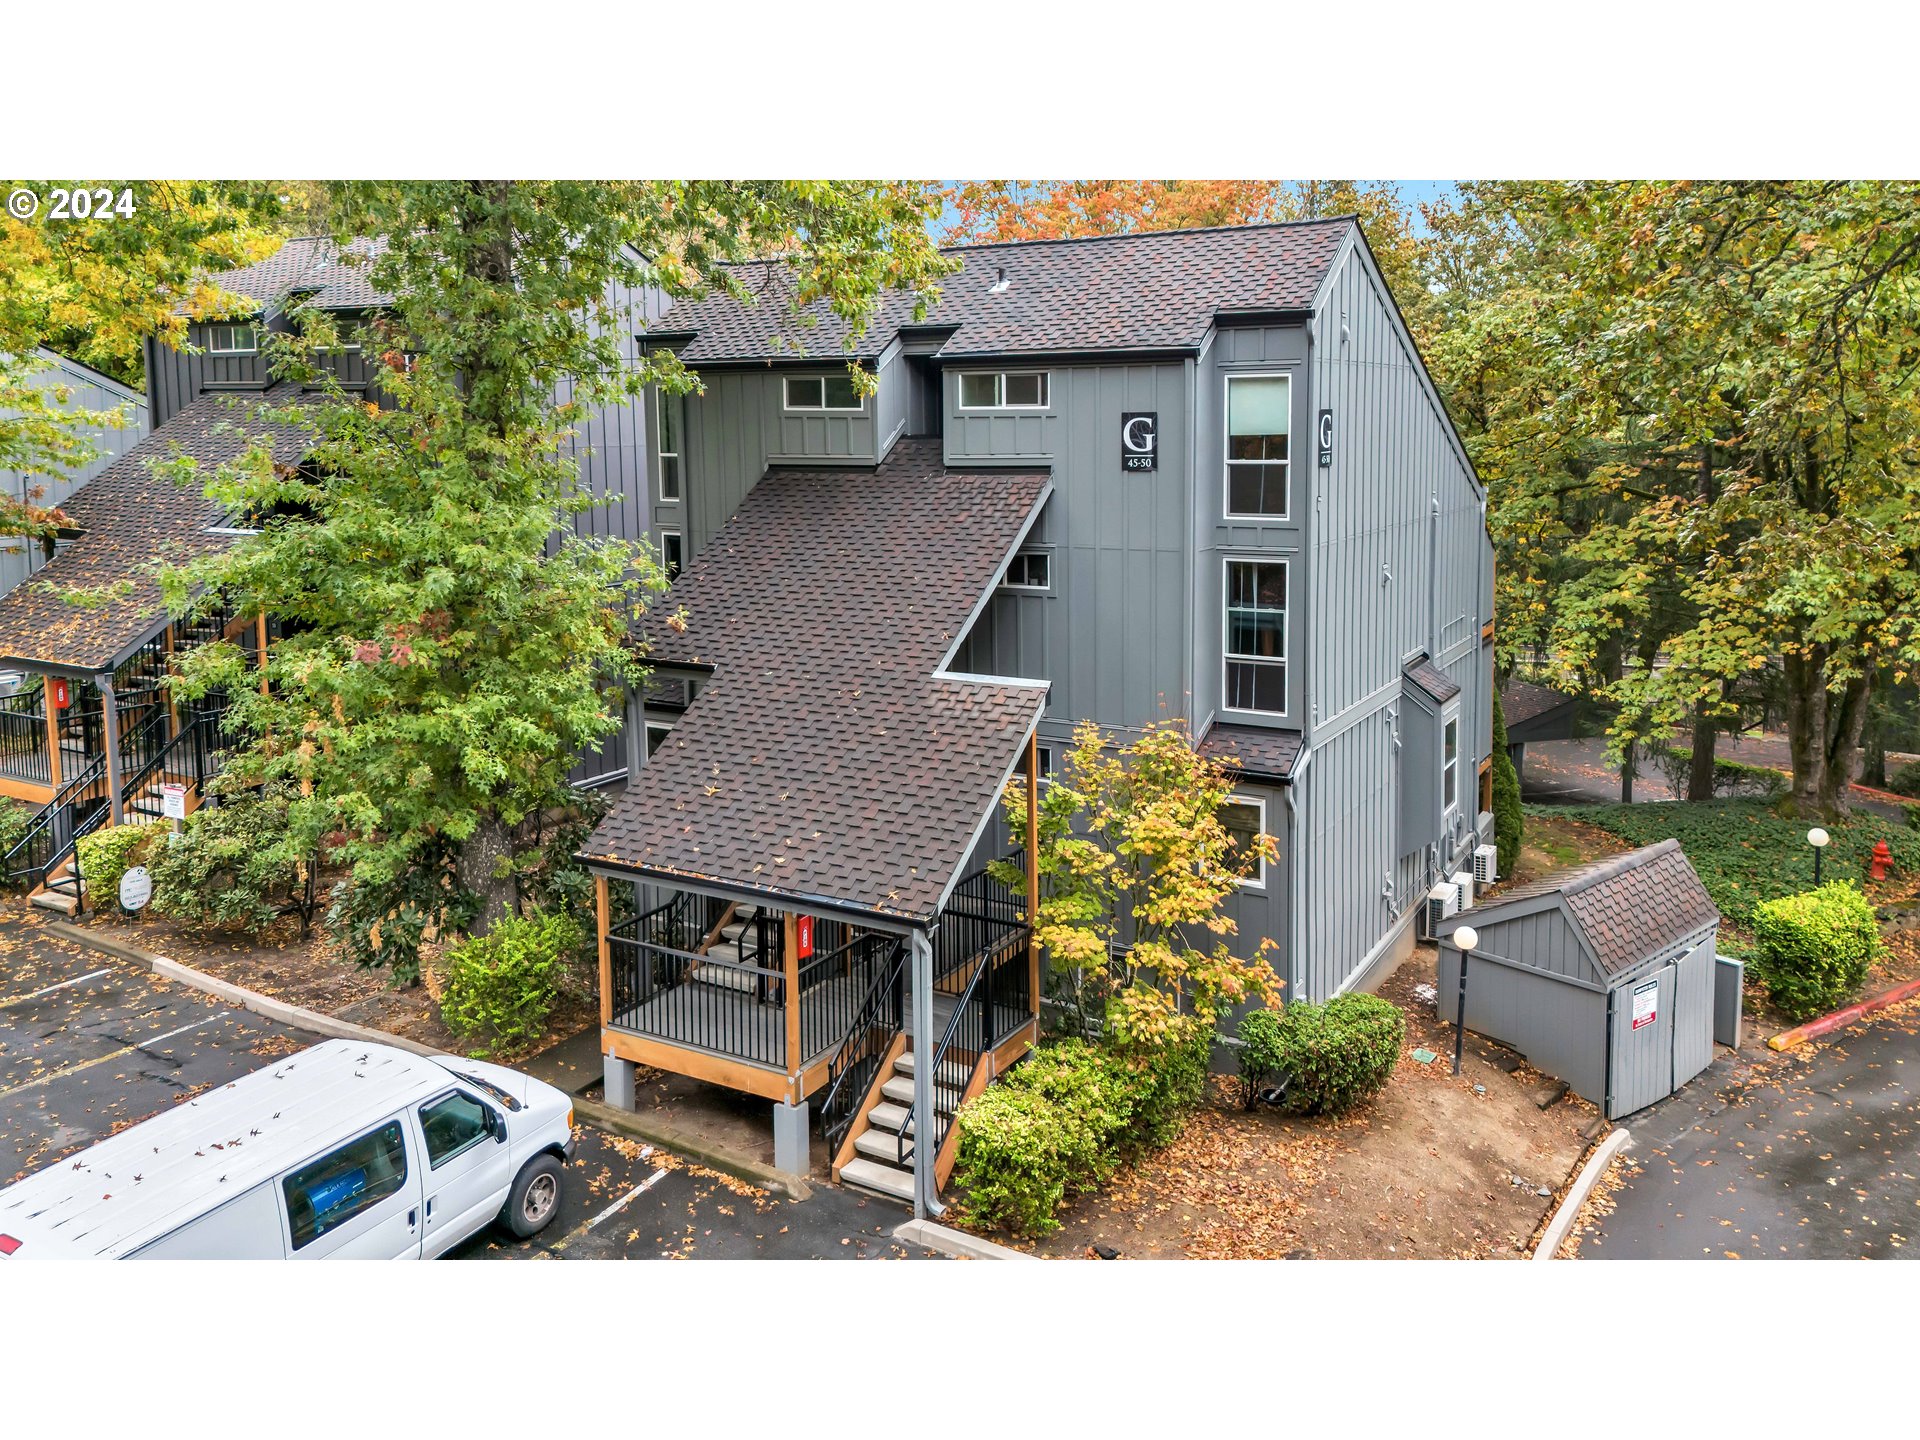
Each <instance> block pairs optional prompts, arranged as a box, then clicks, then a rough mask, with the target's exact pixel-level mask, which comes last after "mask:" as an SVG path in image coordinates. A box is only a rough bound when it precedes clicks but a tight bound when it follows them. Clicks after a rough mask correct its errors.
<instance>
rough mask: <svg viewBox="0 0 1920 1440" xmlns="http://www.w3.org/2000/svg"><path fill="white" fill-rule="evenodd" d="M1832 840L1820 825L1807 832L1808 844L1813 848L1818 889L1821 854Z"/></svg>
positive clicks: (1816, 886) (1814, 870)
mask: <svg viewBox="0 0 1920 1440" xmlns="http://www.w3.org/2000/svg"><path fill="white" fill-rule="evenodd" d="M1832 838H1833V837H1832V836H1831V835H1829V834H1827V832H1826V831H1824V830H1822V829H1821V828H1820V827H1819V826H1818V825H1816V826H1814V827H1813V828H1812V829H1811V830H1809V831H1807V844H1809V845H1811V846H1812V847H1813V883H1814V887H1815V888H1816V889H1818V888H1819V885H1820V852H1821V851H1823V850H1825V849H1826V848H1827V842H1828V841H1829V840H1831V839H1832Z"/></svg>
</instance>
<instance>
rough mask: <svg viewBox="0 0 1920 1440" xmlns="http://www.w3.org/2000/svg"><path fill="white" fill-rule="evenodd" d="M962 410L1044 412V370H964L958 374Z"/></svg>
mask: <svg viewBox="0 0 1920 1440" xmlns="http://www.w3.org/2000/svg"><path fill="white" fill-rule="evenodd" d="M960 408H961V409H962V410H1044V409H1046V408H1047V372H1046V371H1044V370H967V371H963V372H962V373H961V375H960Z"/></svg>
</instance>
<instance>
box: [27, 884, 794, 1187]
mask: <svg viewBox="0 0 1920 1440" xmlns="http://www.w3.org/2000/svg"><path fill="white" fill-rule="evenodd" d="M46 930H47V933H48V934H50V935H57V936H59V937H60V938H61V939H63V940H71V941H72V942H73V943H74V944H76V945H84V946H86V947H87V948H88V949H90V950H98V951H100V952H101V953H102V954H106V955H112V956H115V957H116V958H118V959H121V960H127V961H131V962H132V963H133V964H135V965H142V966H145V967H146V968H147V969H149V970H151V971H152V972H153V973H154V974H156V975H159V976H161V977H163V978H165V979H168V980H173V981H177V982H178V983H179V984H182V985H185V986H187V987H189V988H190V989H194V990H198V991H201V992H202V993H203V994H207V995H212V996H215V997H216V998H218V999H221V1000H224V1001H226V1002H227V1003H228V1004H229V1005H233V1006H237V1007H238V1008H240V1009H242V1010H250V1011H252V1012H253V1013H254V1014H256V1015H259V1016H261V1017H262V1018H263V1019H267V1020H273V1021H277V1022H278V1023H280V1024H282V1025H291V1026H293V1027H295V1028H296V1029H300V1030H310V1031H312V1032H313V1033H314V1034H316V1035H325V1036H328V1037H330V1038H333V1039H340V1040H364V1041H367V1042H369V1043H370V1044H375V1045H391V1046H393V1047H395V1048H396V1049H399V1050H408V1051H411V1052H412V1053H413V1054H415V1055H445V1054H447V1053H448V1052H446V1051H444V1050H436V1049H435V1048H434V1047H433V1046H431V1045H422V1044H421V1043H420V1042H419V1041H418V1040H409V1039H407V1038H406V1037H405V1036H403V1035H389V1034H388V1033H387V1032H386V1031H384V1030H375V1029H373V1028H371V1027H370V1026H366V1025H355V1024H353V1023H352V1022H351V1021H347V1020H336V1019H335V1018H334V1017H333V1016H331V1015H322V1014H321V1013H320V1012H319V1011H318V1010H309V1009H307V1008H306V1007H305V1006H301V1005H289V1004H288V1003H287V1002H286V1001H284V1000H276V999H274V998H273V997H272V996H271V995H262V994H261V993H260V992H259V991H257V990H248V989H246V988H245V987H244V986H240V985H235V984H232V983H230V982H229V981H226V980H220V979H217V978H215V977H214V976H212V975H204V974H202V973H201V972H200V971H198V970H194V969H191V968H189V967H188V966H185V965H182V964H180V962H179V961H177V960H169V959H167V957H166V956H164V955H155V954H154V953H153V952H152V951H149V950H142V949H141V948H140V947H139V946H137V945H132V944H129V943H128V942H127V941H125V940H120V939H117V938H115V937H114V936H111V935H98V934H95V933H94V932H92V931H90V930H86V929H83V928H82V927H80V926H78V925H70V924H68V923H67V922H66V921H64V920H49V921H47V922H46ZM454 1058H458V1057H454ZM569 1098H570V1099H572V1101H573V1110H574V1114H575V1115H576V1116H577V1117H579V1118H580V1119H582V1120H584V1121H586V1122H587V1123H588V1124H590V1125H593V1126H594V1127H596V1128H597V1129H601V1130H607V1131H611V1132H612V1133H614V1134H616V1135H625V1136H627V1137H629V1138H631V1139H636V1140H644V1141H646V1142H647V1143H648V1144H650V1145H657V1146H659V1147H660V1148H661V1149H663V1150H669V1151H672V1152H673V1153H674V1154H676V1155H679V1156H682V1157H684V1158H685V1159H688V1160H692V1161H694V1162H695V1163H697V1164H700V1165H704V1166H706V1167H707V1168H708V1169H710V1170H718V1171H721V1172H722V1173H723V1174H727V1175H732V1176H734V1177H736V1178H737V1179H741V1180H745V1181H746V1182H747V1183H748V1184H750V1185H758V1186H760V1187H762V1188H763V1189H767V1190H776V1191H778V1192H780V1193H781V1194H783V1195H786V1196H788V1197H789V1198H790V1199H794V1200H808V1199H811V1198H812V1196H813V1188H812V1187H811V1186H810V1185H809V1184H808V1183H807V1182H806V1180H805V1179H803V1178H802V1177H801V1176H798V1175H790V1174H788V1173H787V1172H786V1171H784V1170H776V1169H774V1168H773V1167H772V1166H771V1165H762V1164H761V1163H760V1162H759V1161H757V1160H751V1159H749V1158H747V1157H746V1156H744V1155H735V1154H734V1153H732V1152H731V1151H729V1150H725V1149H722V1148H720V1147H718V1146H715V1145H711V1144H708V1143H707V1142H706V1141H703V1140H700V1139H699V1138H697V1137H695V1136H692V1135H688V1134H685V1133H684V1132H682V1131H679V1130H675V1129H674V1128H673V1127H672V1126H670V1125H662V1124H659V1123H657V1122H655V1121H650V1120H647V1119H644V1118H642V1117H640V1116H637V1115H632V1114H629V1113H628V1112H627V1111H625V1110H616V1109H614V1108H613V1107H612V1106H611V1105H603V1104H601V1103H600V1102H599V1101H597V1100H588V1099H586V1098H584V1097H583V1096H579V1095H574V1096H571V1097H569Z"/></svg>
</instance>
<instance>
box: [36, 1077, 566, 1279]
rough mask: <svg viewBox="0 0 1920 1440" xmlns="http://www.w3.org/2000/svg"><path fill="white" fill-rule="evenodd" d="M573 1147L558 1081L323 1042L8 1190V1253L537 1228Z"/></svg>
mask: <svg viewBox="0 0 1920 1440" xmlns="http://www.w3.org/2000/svg"><path fill="white" fill-rule="evenodd" d="M572 1153H573V1105H572V1102H571V1101H569V1100H568V1099H567V1097H566V1096H565V1095H564V1094H562V1093H561V1092H560V1091H558V1090H556V1089H554V1088H553V1086H551V1085H546V1084H543V1083H541V1082H540V1081H538V1080H535V1079H533V1078H532V1077H531V1076H528V1075H522V1074H519V1073H518V1072H516V1071H513V1070H507V1069H503V1068H502V1067H500V1066H498V1065H488V1064H485V1063H483V1062H481V1061H478V1060H462V1059H458V1058H456V1057H454V1056H450V1055H439V1056H433V1057H431V1058H429V1057H426V1056H421V1055H413V1054H409V1053H408V1052H407V1051H404V1050H396V1049H393V1048H392V1047H390V1046H386V1045H370V1044H365V1043H362V1042H359V1041H352V1040H329V1041H327V1042H326V1043H324V1044H321V1045H316V1046H314V1047H313V1048H312V1049H310V1050H302V1051H301V1052H300V1053H298V1054H297V1055H291V1056H288V1057H287V1058H286V1059H284V1060H280V1061H278V1062H276V1063H275V1064H272V1065H269V1066H268V1067H267V1068H266V1069H264V1070H256V1071H254V1072H253V1073H252V1074H251V1075H246V1076H243V1077H242V1078H241V1079H238V1080H235V1081H233V1082H232V1083H230V1084H228V1085H224V1086H222V1087H220V1088H218V1089H215V1090H208V1091H206V1092H204V1093H203V1094H200V1095H198V1096H196V1097H195V1098H194V1099H192V1100H188V1101H185V1102H183V1103H181V1104H180V1105H177V1106H176V1107H174V1108H173V1109H172V1110H169V1111H167V1112H166V1113H165V1114H164V1115H156V1116H155V1117H154V1118H153V1119H151V1120H147V1121H145V1122H143V1123H141V1124H139V1125H134V1126H131V1127H129V1128H128V1129H126V1130H123V1131H121V1132H120V1133H119V1134H118V1135H114V1136H111V1137H110V1138H108V1139H106V1140H102V1141H101V1142H100V1143H99V1144H97V1145H95V1146H94V1147H93V1148H92V1149H90V1150H85V1151H82V1152H81V1153H80V1154H78V1155H70V1156H68V1157H67V1158H66V1159H64V1160H62V1161H60V1162H58V1163H57V1164H54V1165H51V1166H49V1167H48V1168H47V1169H45V1170H42V1171H40V1172H39V1173H38V1174H36V1175H30V1176H28V1177H27V1178H26V1179H25V1180H22V1181H20V1183H19V1184H17V1185H12V1186H9V1187H8V1188H7V1189H5V1190H0V1264H4V1263H5V1261H6V1260H8V1259H13V1260H39V1259H102V1260H106V1259H138V1260H146V1259H169V1260H267V1259H272V1260H279V1259H285V1258H291V1259H295V1260H318V1259H323V1258H332V1257H342V1258H347V1257H353V1258H364V1259H380V1260H414V1259H420V1258H432V1257H433V1256H436V1255H442V1254H444V1253H446V1252H447V1251H448V1250H450V1249H452V1248H453V1247H454V1246H455V1245H457V1244H459V1243H460V1242H461V1241H462V1240H465V1239H466V1238H467V1237H468V1236H470V1235H473V1234H475V1233H477V1232H478V1231H480V1230H482V1229H484V1228H486V1226H487V1225H489V1224H491V1223H493V1222H495V1221H498V1222H499V1223H500V1224H501V1225H502V1226H503V1227H505V1228H506V1229H508V1230H510V1231H511V1232H512V1233H513V1234H515V1235H518V1236H520V1237H522V1238H525V1237H527V1236H529V1235H533V1234H535V1233H537V1232H538V1231H540V1230H541V1229H543V1228H544V1227H545V1226H546V1224H547V1222H548V1221H550V1220H552V1219H553V1215H554V1212H555V1210H556V1209H558V1207H559V1203H560V1174H561V1165H562V1164H563V1163H564V1162H565V1161H566V1160H567V1159H569V1158H570V1157H571V1156H572Z"/></svg>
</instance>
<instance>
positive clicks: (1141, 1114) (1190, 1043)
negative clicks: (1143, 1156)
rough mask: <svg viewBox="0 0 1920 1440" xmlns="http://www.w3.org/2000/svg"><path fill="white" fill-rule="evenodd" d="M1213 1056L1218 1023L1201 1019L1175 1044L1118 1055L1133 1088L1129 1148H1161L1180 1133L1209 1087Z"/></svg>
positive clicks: (1194, 1021)
mask: <svg viewBox="0 0 1920 1440" xmlns="http://www.w3.org/2000/svg"><path fill="white" fill-rule="evenodd" d="M1212 1058H1213V1027H1212V1026H1211V1025H1205V1024H1202V1023H1201V1022H1200V1021H1198V1020H1190V1022H1189V1024H1188V1026H1187V1028H1186V1032H1185V1033H1184V1034H1183V1035H1182V1036H1181V1037H1180V1038H1179V1039H1178V1040H1176V1041H1174V1042H1173V1043H1172V1044H1169V1045H1164V1046H1161V1047H1160V1048H1158V1049H1156V1050H1154V1051H1151V1052H1149V1053H1146V1054H1139V1055H1131V1056H1125V1057H1120V1056H1116V1057H1115V1062H1114V1063H1116V1064H1117V1065H1119V1066H1121V1067H1122V1069H1123V1070H1124V1072H1125V1073H1126V1074H1127V1076H1128V1077H1129V1080H1130V1083H1131V1090H1132V1102H1133V1103H1132V1108H1133V1123H1132V1125H1131V1127H1130V1128H1129V1130H1128V1134H1127V1138H1128V1142H1129V1143H1128V1147H1127V1148H1128V1149H1130V1150H1143V1149H1152V1150H1157V1149H1159V1148H1160V1147H1161V1146H1163V1145H1171V1144H1172V1143H1173V1142H1174V1141H1175V1140H1177V1139H1178V1138H1179V1137H1180V1132H1181V1131H1182V1130H1184V1129H1185V1128H1186V1125H1187V1117H1188V1116H1189V1115H1191V1114H1192V1113H1193V1110H1194V1107H1195V1106H1197V1105H1198V1104H1199V1103H1200V1101H1201V1099H1202V1098H1204V1097H1205V1095H1206V1093H1207V1069H1208V1062H1209V1061H1211V1060H1212Z"/></svg>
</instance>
